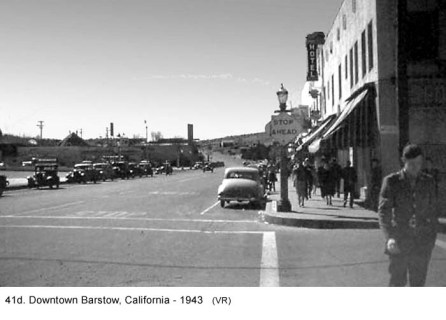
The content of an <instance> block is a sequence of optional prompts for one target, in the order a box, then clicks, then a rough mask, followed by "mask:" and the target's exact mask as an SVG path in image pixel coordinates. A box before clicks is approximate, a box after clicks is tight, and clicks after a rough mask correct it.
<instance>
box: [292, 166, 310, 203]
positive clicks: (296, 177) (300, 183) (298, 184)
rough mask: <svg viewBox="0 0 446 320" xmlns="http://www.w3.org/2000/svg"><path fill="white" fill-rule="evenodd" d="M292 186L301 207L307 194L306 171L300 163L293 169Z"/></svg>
mask: <svg viewBox="0 0 446 320" xmlns="http://www.w3.org/2000/svg"><path fill="white" fill-rule="evenodd" d="M293 184H294V187H295V188H296V192H297V198H298V201H299V207H303V206H304V204H305V197H306V194H307V170H306V169H305V167H304V165H303V164H302V163H301V162H300V161H298V162H297V163H296V165H295V166H294V168H293Z"/></svg>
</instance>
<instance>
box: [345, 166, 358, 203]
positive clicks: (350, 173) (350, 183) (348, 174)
mask: <svg viewBox="0 0 446 320" xmlns="http://www.w3.org/2000/svg"><path fill="white" fill-rule="evenodd" d="M342 179H344V207H345V206H347V200H348V196H349V195H350V208H353V200H354V198H355V185H356V182H357V181H358V175H357V174H356V170H355V168H353V167H352V163H351V162H350V161H347V165H346V166H345V168H344V169H343V170H342Z"/></svg>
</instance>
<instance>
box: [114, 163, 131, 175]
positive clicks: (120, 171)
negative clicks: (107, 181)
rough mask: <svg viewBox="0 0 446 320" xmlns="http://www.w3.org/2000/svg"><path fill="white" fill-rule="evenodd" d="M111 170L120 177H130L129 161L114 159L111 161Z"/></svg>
mask: <svg viewBox="0 0 446 320" xmlns="http://www.w3.org/2000/svg"><path fill="white" fill-rule="evenodd" d="M112 167H113V171H114V172H115V176H116V177H117V178H121V179H129V178H130V169H129V163H128V162H127V161H115V162H113V163H112Z"/></svg>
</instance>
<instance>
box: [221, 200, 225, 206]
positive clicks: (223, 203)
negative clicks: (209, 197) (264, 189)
mask: <svg viewBox="0 0 446 320" xmlns="http://www.w3.org/2000/svg"><path fill="white" fill-rule="evenodd" d="M220 206H221V207H222V208H224V207H225V200H220Z"/></svg>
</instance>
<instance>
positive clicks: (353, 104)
mask: <svg viewBox="0 0 446 320" xmlns="http://www.w3.org/2000/svg"><path fill="white" fill-rule="evenodd" d="M367 93H368V90H364V91H363V92H362V93H361V94H359V95H358V96H357V97H355V98H354V99H352V100H350V101H349V102H348V103H347V105H346V106H345V107H344V109H343V110H342V112H341V114H340V115H339V117H338V118H337V119H336V121H335V122H334V123H333V125H332V126H331V127H330V128H329V129H328V130H327V131H326V132H325V133H324V135H323V139H325V138H327V137H329V136H330V135H332V134H333V133H335V132H336V131H337V130H338V129H340V128H341V126H342V125H343V124H344V121H345V119H347V117H348V116H349V115H350V114H351V113H352V112H353V110H354V109H355V107H356V106H357V105H358V104H359V102H361V101H362V100H363V99H364V98H365V96H366V95H367Z"/></svg>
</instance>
